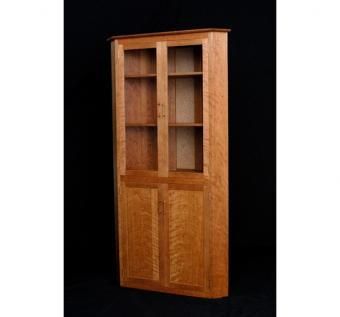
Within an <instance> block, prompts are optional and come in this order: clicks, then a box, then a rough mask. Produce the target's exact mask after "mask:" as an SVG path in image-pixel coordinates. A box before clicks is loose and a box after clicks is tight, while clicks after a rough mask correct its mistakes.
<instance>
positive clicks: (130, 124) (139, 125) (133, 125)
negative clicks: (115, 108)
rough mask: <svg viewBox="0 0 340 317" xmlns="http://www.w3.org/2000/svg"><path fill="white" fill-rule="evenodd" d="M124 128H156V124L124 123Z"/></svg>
mask: <svg viewBox="0 0 340 317" xmlns="http://www.w3.org/2000/svg"><path fill="white" fill-rule="evenodd" d="M125 126H126V127H156V126H157V123H140V122H137V123H126V124H125Z"/></svg>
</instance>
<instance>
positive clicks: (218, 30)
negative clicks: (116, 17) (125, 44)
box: [107, 28, 231, 41]
mask: <svg viewBox="0 0 340 317" xmlns="http://www.w3.org/2000/svg"><path fill="white" fill-rule="evenodd" d="M230 31H231V29H222V28H207V29H193V30H179V31H168V32H155V33H141V34H127V35H114V36H111V37H109V38H108V39H107V40H108V41H113V40H116V39H128V38H137V37H147V36H162V35H176V34H187V33H201V32H230Z"/></svg>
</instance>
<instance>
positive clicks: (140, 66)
mask: <svg viewBox="0 0 340 317" xmlns="http://www.w3.org/2000/svg"><path fill="white" fill-rule="evenodd" d="M124 68H125V117H126V119H125V120H126V122H125V124H126V168H127V169H128V170H157V87H156V49H139V50H127V51H125V56H124Z"/></svg>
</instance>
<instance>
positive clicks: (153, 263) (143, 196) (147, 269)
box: [122, 186, 160, 281]
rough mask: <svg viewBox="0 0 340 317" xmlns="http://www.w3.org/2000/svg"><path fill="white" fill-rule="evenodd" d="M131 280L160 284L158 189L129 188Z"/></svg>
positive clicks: (128, 259)
mask: <svg viewBox="0 0 340 317" xmlns="http://www.w3.org/2000/svg"><path fill="white" fill-rule="evenodd" d="M125 195H126V197H125V204H126V208H125V212H126V236H125V237H122V239H125V240H126V242H127V243H126V254H127V263H126V266H127V278H136V279H146V280H154V281H158V280H159V278H160V276H159V231H158V230H159V224H158V189H157V188H152V187H147V188H142V187H139V186H138V187H130V186H127V187H126V188H125Z"/></svg>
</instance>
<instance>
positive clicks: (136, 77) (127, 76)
mask: <svg viewBox="0 0 340 317" xmlns="http://www.w3.org/2000/svg"><path fill="white" fill-rule="evenodd" d="M155 77H156V74H129V75H125V78H126V79H129V78H132V79H138V78H155Z"/></svg>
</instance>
